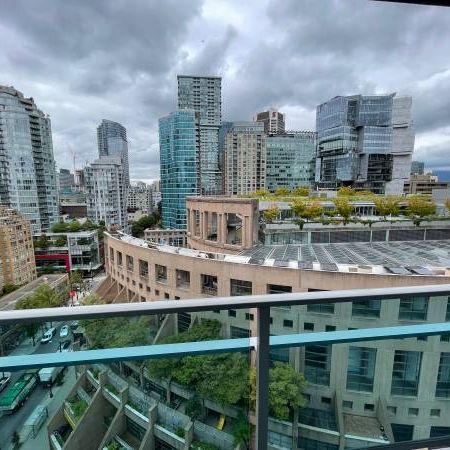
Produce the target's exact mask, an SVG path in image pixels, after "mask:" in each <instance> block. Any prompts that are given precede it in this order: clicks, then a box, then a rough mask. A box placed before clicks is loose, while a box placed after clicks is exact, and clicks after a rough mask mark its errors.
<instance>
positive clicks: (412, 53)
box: [0, 0, 450, 179]
mask: <svg viewBox="0 0 450 450" xmlns="http://www.w3.org/2000/svg"><path fill="white" fill-rule="evenodd" d="M213 1H214V0H183V1H179V0H164V1H156V0H134V1H133V2H129V1H127V0H95V1H90V0H76V1H75V0H66V1H64V2H58V1H57V0H33V1H28V0H16V1H14V2H10V1H7V0H0V10H1V16H0V34H1V36H2V52H1V53H0V67H2V75H1V77H2V78H0V83H4V84H13V85H15V87H17V88H18V89H19V90H21V91H23V92H24V94H25V95H27V96H32V97H34V98H35V100H36V102H37V104H38V106H39V107H41V108H42V109H43V110H44V111H45V112H47V113H49V114H50V115H51V117H52V128H53V136H54V147H55V156H56V159H57V160H58V162H59V165H60V166H61V167H71V164H72V163H71V152H72V151H74V152H76V153H77V161H79V163H81V162H84V161H90V160H92V159H94V158H95V157H96V151H97V150H96V127H97V125H98V123H99V122H100V121H101V119H102V118H109V119H112V120H117V121H119V122H121V123H122V124H123V125H124V126H126V128H127V131H128V136H129V139H130V163H131V166H130V169H131V176H132V178H145V179H148V178H155V177H157V176H158V175H159V154H158V134H157V119H158V117H161V116H162V115H165V114H167V113H168V112H170V111H172V110H174V109H176V74H177V73H205V74H211V73H212V74H219V75H223V116H224V118H225V119H230V120H239V119H250V118H252V117H253V115H254V114H255V113H256V112H257V111H259V110H262V109H265V108H267V107H269V106H275V107H280V108H283V107H285V108H289V110H290V111H295V110H296V108H298V111H301V113H299V114H297V115H296V116H297V118H298V120H300V123H296V126H298V127H299V128H305V127H309V128H310V127H311V124H312V123H314V114H315V112H314V111H315V107H316V105H317V104H319V103H321V102H323V101H325V100H327V99H328V98H330V97H333V96H335V95H345V94H353V93H359V92H361V93H374V92H393V91H396V92H399V93H403V94H410V95H412V96H413V98H414V119H415V123H416V128H417V130H418V132H423V133H425V132H427V133H429V132H430V131H431V130H438V129H439V128H442V127H445V126H448V125H449V122H448V117H449V113H448V112H449V110H450V97H449V96H448V95H447V94H448V92H450V74H449V75H448V76H440V77H438V78H437V79H433V76H436V75H435V74H438V73H444V74H445V71H446V70H449V69H450V65H449V62H448V61H449V58H448V57H449V55H450V27H449V26H448V24H449V23H450V8H444V9H442V8H436V7H429V8H427V7H423V6H411V5H400V4H397V5H394V4H388V3H383V2H365V1H361V0H345V1H341V0H320V1H317V0H301V1H299V0H283V1H281V2H280V1H278V0H266V1H254V2H253V3H252V2H250V4H248V3H246V2H240V1H239V0H235V1H234V2H233V1H232V0H230V3H229V5H228V8H229V9H230V11H232V12H233V14H234V17H236V16H238V17H239V18H241V19H242V20H241V21H239V20H236V21H234V20H231V19H228V18H227V14H224V16H223V17H222V18H217V17H215V18H213V19H211V18H210V17H205V8H203V4H204V3H205V2H213ZM211 8H214V3H212V6H211V4H210V5H209V9H211ZM206 9H208V8H206ZM230 17H233V15H230ZM256 21H261V23H267V29H264V30H262V32H258V33H254V32H252V29H253V28H258V27H257V25H259V23H257V22H256ZM430 79H431V81H430ZM308 113H309V114H310V116H311V117H309V118H308ZM302 120H304V121H305V122H304V123H302V122H301V121H302ZM288 121H289V119H288ZM427 146H428V147H427ZM447 153H448V147H447V145H446V142H444V141H443V142H442V143H441V144H437V145H431V144H427V143H425V144H423V145H422V147H421V148H419V149H418V156H420V157H422V156H423V157H424V158H426V159H427V160H429V162H430V164H435V165H436V167H438V166H439V164H441V165H444V164H445V163H446V161H447V159H448V158H447Z"/></svg>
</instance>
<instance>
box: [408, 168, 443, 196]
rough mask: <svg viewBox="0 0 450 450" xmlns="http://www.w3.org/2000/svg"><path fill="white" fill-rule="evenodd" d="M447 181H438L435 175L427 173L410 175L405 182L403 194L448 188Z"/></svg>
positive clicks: (425, 192) (427, 192)
mask: <svg viewBox="0 0 450 450" xmlns="http://www.w3.org/2000/svg"><path fill="white" fill-rule="evenodd" d="M448 188H450V182H449V181H439V180H438V177H437V176H436V175H432V174H430V173H427V174H425V175H411V177H410V179H409V180H408V181H406V182H405V186H404V189H403V192H404V193H405V194H428V195H431V194H432V193H433V189H444V190H446V189H448Z"/></svg>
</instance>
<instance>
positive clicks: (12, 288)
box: [1, 283, 19, 295]
mask: <svg viewBox="0 0 450 450" xmlns="http://www.w3.org/2000/svg"><path fill="white" fill-rule="evenodd" d="M16 289H19V286H18V285H17V284H13V283H5V284H4V285H3V291H2V294H1V295H7V294H10V293H11V292H14V291H15V290H16Z"/></svg>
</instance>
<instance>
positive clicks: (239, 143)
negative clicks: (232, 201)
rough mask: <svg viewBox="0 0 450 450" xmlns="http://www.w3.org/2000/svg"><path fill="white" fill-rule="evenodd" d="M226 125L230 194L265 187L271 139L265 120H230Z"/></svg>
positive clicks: (241, 193) (227, 171)
mask: <svg viewBox="0 0 450 450" xmlns="http://www.w3.org/2000/svg"><path fill="white" fill-rule="evenodd" d="M223 127H224V130H225V131H224V132H223V146H224V151H223V154H224V168H225V192H226V194H227V195H245V194H250V193H251V192H255V191H257V190H259V189H264V188H265V186H266V140H267V137H266V134H265V133H264V124H263V123H261V122H233V123H229V122H227V123H225V124H224V125H223ZM221 136H222V132H221ZM221 141H222V139H221Z"/></svg>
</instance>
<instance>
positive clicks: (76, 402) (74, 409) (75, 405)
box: [67, 395, 89, 422]
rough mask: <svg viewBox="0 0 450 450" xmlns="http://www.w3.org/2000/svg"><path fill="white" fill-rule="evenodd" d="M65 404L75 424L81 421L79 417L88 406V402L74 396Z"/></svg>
mask: <svg viewBox="0 0 450 450" xmlns="http://www.w3.org/2000/svg"><path fill="white" fill-rule="evenodd" d="M67 404H68V406H69V408H70V411H71V413H72V416H73V418H74V420H75V422H78V421H79V420H80V419H81V416H82V415H83V414H84V412H85V411H86V409H87V408H88V406H89V404H88V402H87V401H86V400H83V399H81V398H80V397H78V395H75V396H74V397H72V398H71V399H70V400H68V401H67Z"/></svg>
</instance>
